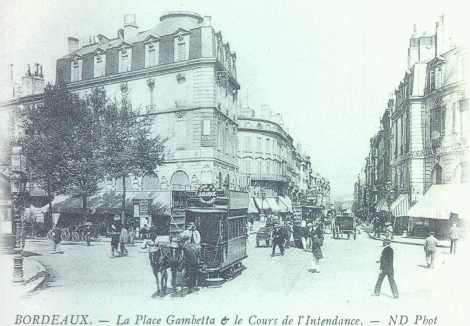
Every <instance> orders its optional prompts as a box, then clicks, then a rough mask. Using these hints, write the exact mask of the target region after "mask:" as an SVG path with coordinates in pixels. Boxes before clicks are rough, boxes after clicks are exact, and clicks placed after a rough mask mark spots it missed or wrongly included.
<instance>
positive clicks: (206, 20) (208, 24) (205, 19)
mask: <svg viewBox="0 0 470 326" xmlns="http://www.w3.org/2000/svg"><path fill="white" fill-rule="evenodd" d="M211 20H212V19H211V16H204V21H205V23H206V26H211Z"/></svg>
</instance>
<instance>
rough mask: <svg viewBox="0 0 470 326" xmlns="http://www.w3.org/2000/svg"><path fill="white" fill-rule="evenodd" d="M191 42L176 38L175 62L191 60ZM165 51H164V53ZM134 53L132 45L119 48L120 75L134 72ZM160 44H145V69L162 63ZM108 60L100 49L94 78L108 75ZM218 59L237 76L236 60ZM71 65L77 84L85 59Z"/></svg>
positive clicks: (80, 78) (76, 58)
mask: <svg viewBox="0 0 470 326" xmlns="http://www.w3.org/2000/svg"><path fill="white" fill-rule="evenodd" d="M189 41H190V35H189V34H186V35H178V36H176V37H175V38H174V46H173V62H181V61H186V60H189ZM163 50H164V49H162V51H163ZM132 52H133V48H132V46H131V45H129V44H126V45H123V46H122V47H120V48H119V50H118V54H117V60H118V73H123V72H127V71H131V70H132V68H133V67H132ZM160 53H161V51H160V42H159V41H157V40H153V41H151V42H146V43H145V44H144V61H145V63H144V67H145V68H150V67H155V66H158V65H159V64H161V63H160ZM106 59H107V52H106V51H104V50H100V49H98V50H97V51H96V53H95V55H94V57H93V78H97V77H102V76H105V75H106ZM218 59H219V60H220V59H222V60H225V62H224V65H225V67H226V68H227V70H228V72H230V73H231V74H232V75H235V58H234V57H233V56H231V55H226V56H221V57H220V56H218ZM70 65H71V80H70V81H71V82H77V81H80V80H82V78H83V59H82V58H81V56H78V55H75V56H73V57H72V61H71V63H70Z"/></svg>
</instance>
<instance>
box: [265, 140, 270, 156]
mask: <svg viewBox="0 0 470 326" xmlns="http://www.w3.org/2000/svg"><path fill="white" fill-rule="evenodd" d="M270 152H271V143H270V141H269V139H268V138H266V153H268V154H270Z"/></svg>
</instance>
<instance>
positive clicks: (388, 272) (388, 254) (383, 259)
mask: <svg viewBox="0 0 470 326" xmlns="http://www.w3.org/2000/svg"><path fill="white" fill-rule="evenodd" d="M449 238H450V254H456V250H457V242H458V240H459V239H460V229H459V228H458V227H457V223H455V222H453V223H452V227H451V228H450V230H449ZM384 247H385V248H384V249H383V251H382V255H381V256H380V261H378V262H379V263H380V273H379V278H378V280H377V283H376V285H375V291H374V295H376V296H379V295H380V288H381V287H382V282H383V280H384V278H385V276H387V277H388V280H389V283H390V287H391V289H392V293H393V297H394V298H395V299H398V297H399V295H398V288H397V284H396V283H395V279H394V269H393V249H392V248H391V240H390V239H388V238H386V239H385V240H384ZM437 247H438V241H437V239H436V237H435V236H434V232H433V231H431V232H429V236H428V237H427V238H426V240H425V241H424V252H425V254H426V268H428V269H433V268H434V260H435V257H436V252H437Z"/></svg>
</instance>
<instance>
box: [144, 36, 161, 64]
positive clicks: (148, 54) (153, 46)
mask: <svg viewBox="0 0 470 326" xmlns="http://www.w3.org/2000/svg"><path fill="white" fill-rule="evenodd" d="M158 57H159V43H158V42H150V43H147V44H145V67H146V68H148V67H154V66H157V65H158Z"/></svg>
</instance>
